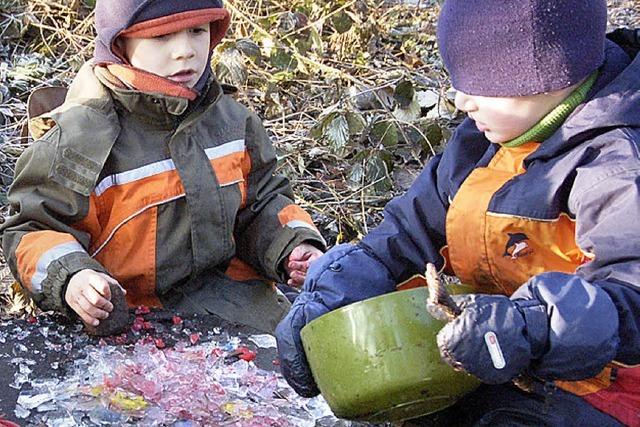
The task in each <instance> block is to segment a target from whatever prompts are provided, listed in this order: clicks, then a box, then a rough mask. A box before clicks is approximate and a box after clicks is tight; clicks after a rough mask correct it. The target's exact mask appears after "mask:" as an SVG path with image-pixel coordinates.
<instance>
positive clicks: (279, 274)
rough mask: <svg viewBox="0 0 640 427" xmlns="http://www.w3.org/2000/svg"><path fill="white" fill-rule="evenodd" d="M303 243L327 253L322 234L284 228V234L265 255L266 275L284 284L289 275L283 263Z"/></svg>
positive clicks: (306, 229) (272, 244)
mask: <svg viewBox="0 0 640 427" xmlns="http://www.w3.org/2000/svg"><path fill="white" fill-rule="evenodd" d="M302 243H309V244H310V245H313V246H315V247H317V248H318V249H320V250H321V251H326V248H327V244H326V242H325V240H324V239H323V238H322V236H321V235H320V234H318V233H317V232H315V231H313V230H311V229H308V228H303V227H300V228H288V227H284V228H283V229H282V233H280V235H279V236H278V237H277V238H276V239H274V240H273V242H272V243H271V245H270V246H269V249H267V253H266V255H265V270H266V271H265V273H267V275H268V276H269V277H270V278H272V279H274V280H278V281H280V282H282V283H284V282H286V281H287V279H288V276H287V273H286V271H285V270H284V268H283V267H282V266H283V265H284V264H283V262H284V261H285V259H286V258H287V257H288V256H289V254H290V253H291V252H292V251H293V250H294V249H295V247H296V246H298V245H300V244H302Z"/></svg>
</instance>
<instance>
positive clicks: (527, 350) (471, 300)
mask: <svg viewBox="0 0 640 427" xmlns="http://www.w3.org/2000/svg"><path fill="white" fill-rule="evenodd" d="M454 299H456V300H457V302H458V303H459V305H460V308H461V309H462V313H460V315H459V316H458V317H456V318H455V319H454V320H452V321H451V322H450V323H448V324H447V325H446V326H445V327H443V328H442V330H441V331H440V332H439V333H438V340H437V341H438V347H439V349H440V354H441V356H442V358H443V360H444V361H445V362H447V363H448V364H449V365H451V366H453V367H454V368H456V369H462V370H464V371H466V372H468V373H470V374H472V375H474V376H476V377H478V378H479V379H480V380H481V381H482V382H484V383H487V384H502V383H506V382H508V381H510V380H513V379H514V378H516V377H517V376H518V375H520V374H521V373H523V372H524V371H525V370H526V369H527V368H528V367H529V365H530V363H531V361H532V360H535V359H537V358H538V357H540V356H541V355H542V353H543V352H544V350H545V345H546V343H547V336H548V334H549V328H548V323H549V321H548V317H547V313H546V307H545V305H544V304H542V303H541V302H540V301H538V300H535V299H532V300H515V301H512V300H511V299H509V298H507V297H506V296H501V295H465V296H463V297H459V298H456V297H454Z"/></svg>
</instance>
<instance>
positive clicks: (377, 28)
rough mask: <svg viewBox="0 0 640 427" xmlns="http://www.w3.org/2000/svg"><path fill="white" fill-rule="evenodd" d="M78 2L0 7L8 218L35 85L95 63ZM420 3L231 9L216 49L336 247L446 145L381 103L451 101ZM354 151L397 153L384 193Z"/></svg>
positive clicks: (617, 2)
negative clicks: (401, 88) (347, 126)
mask: <svg viewBox="0 0 640 427" xmlns="http://www.w3.org/2000/svg"><path fill="white" fill-rule="evenodd" d="M86 1H88V0H85V2H86ZM85 2H83V1H80V0H58V1H50V0H30V1H27V0H0V40H2V41H1V42H0V60H1V61H2V62H1V63H0V214H2V215H3V216H4V215H6V214H7V204H6V199H4V195H5V194H6V190H7V188H8V186H9V184H10V182H11V179H12V176H13V169H14V165H15V161H16V159H17V157H18V156H19V155H20V154H21V153H22V151H23V150H24V148H25V147H26V146H27V145H28V144H29V141H28V140H26V139H22V138H20V129H21V128H22V126H23V124H24V122H25V109H26V106H25V102H26V99H27V96H28V94H29V93H30V91H32V90H33V89H35V88H38V87H42V86H49V85H66V84H68V83H69V82H70V80H71V79H72V77H73V75H74V73H75V72H76V71H77V70H78V68H79V67H80V66H81V64H82V63H84V62H85V61H86V60H89V59H90V58H91V55H92V52H93V41H92V40H93V37H94V35H93V28H92V24H93V12H92V10H91V8H89V7H87V6H86V3H85ZM418 4H421V6H422V7H409V6H404V5H393V3H391V2H390V1H388V0H386V1H385V0H379V1H374V0H350V1H338V0H333V1H331V0H330V1H329V2H323V3H317V2H313V1H311V0H288V1H284V0H280V1H278V0H253V1H248V2H241V1H239V0H229V1H227V2H226V5H227V7H228V8H229V9H230V11H231V12H232V15H233V24H232V28H231V30H230V31H229V33H228V37H227V38H226V39H225V40H224V42H223V43H222V44H221V45H220V46H219V47H218V48H217V50H216V54H215V56H214V61H213V63H214V66H215V67H216V71H217V73H218V75H219V76H220V78H221V79H222V80H223V81H226V82H229V83H233V84H235V85H236V86H238V87H239V89H240V92H239V94H238V97H239V98H240V101H241V102H243V103H245V104H246V105H248V106H249V107H250V108H253V109H254V110H256V111H257V112H258V113H259V114H260V115H261V116H262V117H263V118H264V119H265V121H264V123H265V125H266V127H267V129H268V131H269V132H270V133H271V135H273V137H274V140H275V141H276V149H277V151H278V154H279V156H280V157H281V169H280V170H281V172H283V173H285V174H287V175H288V176H289V177H290V179H291V180H292V183H293V186H294V189H295V191H296V196H297V197H298V201H299V203H300V204H302V205H303V206H304V207H305V208H306V209H308V210H309V211H310V212H311V213H312V214H313V216H314V219H315V220H316V221H317V222H318V223H319V225H320V228H321V229H322V230H323V232H324V234H325V235H326V236H327V237H329V240H330V241H331V242H336V241H341V240H350V239H352V238H355V237H358V236H361V235H363V234H366V233H367V231H368V230H369V229H370V228H371V227H373V226H375V225H376V224H377V223H378V222H379V221H380V219H381V210H382V207H383V206H384V204H385V203H386V202H387V201H388V200H389V199H390V198H391V197H393V196H394V195H395V194H398V193H401V192H402V191H403V190H404V189H405V188H406V186H407V185H408V183H409V182H410V181H411V179H412V177H413V176H414V175H415V173H417V171H418V170H419V169H420V167H421V164H422V163H423V162H424V161H425V159H426V158H428V157H429V156H430V155H432V153H433V152H434V151H436V150H438V149H439V147H438V145H439V144H441V143H444V141H442V137H439V138H437V141H434V140H433V137H431V136H428V135H425V132H426V131H425V124H426V125H431V124H434V123H435V124H437V126H438V127H439V128H441V129H442V130H443V131H444V137H445V139H446V130H447V128H448V127H449V126H450V125H451V116H450V115H447V114H443V115H434V116H432V117H431V118H429V119H428V120H427V119H426V118H425V117H424V114H423V117H420V118H416V120H412V121H407V120H403V119H401V118H399V117H400V116H399V115H398V114H394V106H393V104H389V102H387V101H388V100H387V99H386V97H389V96H390V97H391V100H392V102H393V95H394V89H396V88H397V87H398V85H399V83H401V82H403V81H410V82H411V83H412V84H413V86H414V87H415V88H416V90H417V89H420V90H423V91H432V92H434V93H436V94H439V95H440V100H439V101H440V102H441V103H442V105H444V104H446V96H444V95H445V92H446V90H447V88H448V83H447V77H446V75H445V74H444V72H443V70H442V66H441V63H440V60H439V58H438V56H437V55H436V54H435V51H434V49H435V43H434V41H435V36H434V28H435V20H436V16H437V12H438V9H439V6H438V2H437V1H433V0H423V1H422V2H418ZM609 5H610V24H611V27H618V26H625V25H627V26H638V27H640V0H610V1H609ZM301 13H302V14H301ZM345 22H347V23H349V22H350V23H351V24H350V25H351V26H350V27H348V25H347V26H346V27H345ZM338 30H340V31H338ZM276 54H278V55H276ZM283 59H284V62H283ZM287 61H289V63H288V64H287ZM442 105H440V104H438V106H437V107H436V108H440V107H441V106H442ZM336 112H338V113H339V114H354V113H355V114H359V115H361V116H362V118H363V120H364V123H365V126H364V128H363V129H361V130H360V131H359V132H357V133H354V134H353V135H351V138H350V139H349V141H348V142H347V145H346V147H345V149H346V151H344V150H343V151H340V150H338V149H336V147H334V146H332V144H331V143H330V141H329V142H328V141H327V138H318V137H317V136H314V134H313V132H312V129H313V128H314V127H317V126H318V123H322V120H324V119H326V118H327V117H332V116H331V114H337V113H336ZM445 113H446V112H445ZM381 121H382V122H384V121H388V122H390V123H393V126H394V129H397V131H398V135H399V136H398V143H397V144H395V145H393V147H385V146H383V144H381V143H380V140H379V139H376V138H374V136H373V134H375V132H374V131H375V129H374V127H375V126H374V125H375V124H376V123H380V122H381ZM454 123H455V122H454ZM358 152H364V153H367V155H368V156H369V157H375V156H382V155H388V154H389V155H391V156H392V158H393V160H394V163H395V164H397V165H398V166H399V167H397V168H396V170H394V171H390V174H391V178H393V182H392V185H391V186H390V187H388V188H384V189H382V190H380V189H379V188H378V184H379V183H380V181H381V180H384V179H387V178H389V177H388V176H386V175H385V174H383V175H381V176H369V175H367V174H363V175H362V178H361V179H356V180H355V181H354V174H353V171H354V169H357V168H364V170H365V171H366V170H367V168H368V167H369V166H370V165H369V164H368V163H367V158H363V157H362V156H361V157H358ZM345 153H346V154H345ZM387 175H388V174H387ZM3 265H4V263H1V260H0V266H3ZM12 283H13V280H12V279H11V276H10V274H9V273H8V270H7V269H6V268H4V269H2V270H0V316H2V315H7V314H8V315H20V314H24V313H26V312H28V310H29V309H30V307H31V306H30V305H29V304H28V303H27V301H26V300H25V299H24V298H22V297H21V296H20V295H19V294H18V293H16V292H15V289H14V287H12V286H11V284H12Z"/></svg>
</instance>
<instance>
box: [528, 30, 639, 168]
mask: <svg viewBox="0 0 640 427" xmlns="http://www.w3.org/2000/svg"><path fill="white" fill-rule="evenodd" d="M605 53H606V60H605V63H604V65H603V66H602V67H601V68H600V70H599V71H600V73H599V76H598V79H597V80H596V82H595V83H594V85H593V87H592V88H591V90H590V91H589V93H588V94H587V100H586V101H585V102H584V103H583V104H582V105H580V106H578V107H577V108H576V110H575V111H574V112H573V113H572V114H571V115H570V116H569V118H567V120H566V121H565V123H564V124H563V125H562V126H561V127H560V129H558V131H557V132H556V133H554V134H553V135H552V136H551V137H549V139H547V140H546V141H545V142H544V143H543V144H541V146H540V148H539V149H538V150H536V151H535V152H534V153H532V154H531V155H530V156H529V157H528V158H527V159H526V160H525V165H526V164H528V163H530V162H531V161H533V160H538V159H540V160H541V159H548V158H552V157H554V156H557V155H559V154H561V153H562V152H565V151H569V150H571V149H572V148H574V147H575V146H577V145H579V144H581V143H582V142H584V141H585V140H588V139H592V138H593V137H595V136H597V135H599V134H601V133H604V132H607V131H609V130H610V129H612V128H619V127H640V113H639V111H640V81H639V80H638V77H637V76H638V75H640V55H638V56H636V58H635V59H633V60H632V59H631V58H629V56H628V55H627V54H626V53H625V52H624V51H623V50H622V49H621V48H620V47H619V46H618V45H616V44H615V43H613V42H610V41H607V45H606V50H605Z"/></svg>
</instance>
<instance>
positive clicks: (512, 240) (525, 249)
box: [503, 233, 533, 259]
mask: <svg viewBox="0 0 640 427" xmlns="http://www.w3.org/2000/svg"><path fill="white" fill-rule="evenodd" d="M507 234H508V235H509V240H508V241H507V244H506V246H505V249H504V254H503V256H507V257H510V258H511V259H516V258H520V257H523V256H527V255H529V254H531V253H532V252H533V249H531V247H530V246H529V243H528V242H529V237H527V235H526V234H524V233H507Z"/></svg>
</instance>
